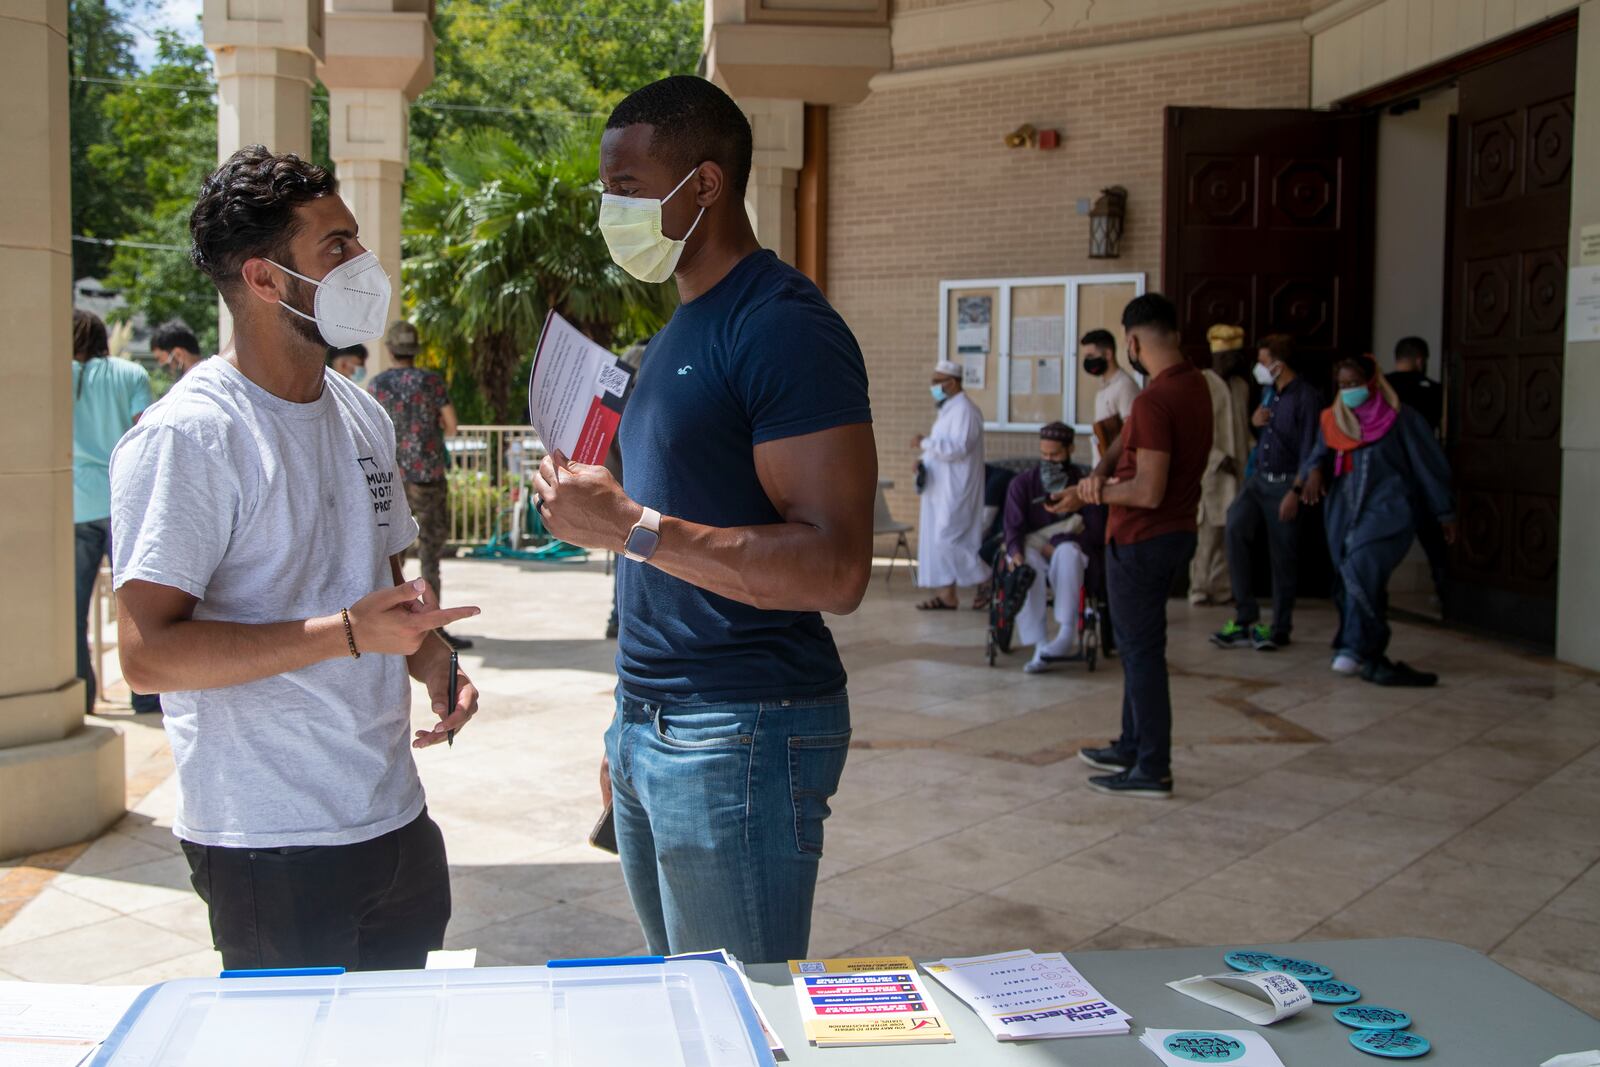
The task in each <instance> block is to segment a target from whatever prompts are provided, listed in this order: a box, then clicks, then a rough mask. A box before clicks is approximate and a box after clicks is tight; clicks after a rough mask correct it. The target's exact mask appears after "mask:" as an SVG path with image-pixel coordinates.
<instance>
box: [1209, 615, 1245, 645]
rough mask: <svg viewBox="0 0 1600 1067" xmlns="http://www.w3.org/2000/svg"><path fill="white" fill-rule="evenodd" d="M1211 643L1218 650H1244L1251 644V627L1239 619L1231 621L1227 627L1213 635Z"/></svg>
mask: <svg viewBox="0 0 1600 1067" xmlns="http://www.w3.org/2000/svg"><path fill="white" fill-rule="evenodd" d="M1211 643H1212V644H1213V645H1216V646H1217V647H1218V648H1243V647H1244V646H1246V645H1248V644H1250V627H1248V626H1245V625H1243V624H1242V623H1240V622H1239V620H1238V619H1229V620H1228V624H1227V625H1226V626H1224V627H1223V628H1222V629H1220V630H1218V631H1217V632H1216V633H1214V634H1212V635H1211Z"/></svg>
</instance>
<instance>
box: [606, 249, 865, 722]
mask: <svg viewBox="0 0 1600 1067" xmlns="http://www.w3.org/2000/svg"><path fill="white" fill-rule="evenodd" d="M871 421H872V409H871V406H870V404H869V403H868V400H867V370H866V364H865V362H864V361H863V360H862V358H861V349H860V347H859V346H858V345H857V344H856V339H855V337H854V336H853V335H852V334H851V333H850V328H849V327H848V326H846V325H845V324H844V320H843V319H841V318H840V317H839V315H838V313H837V312H835V311H834V310H833V308H832V307H831V306H829V304H828V301H827V300H826V299H825V298H824V297H823V295H822V293H821V292H819V291H818V290H817V287H816V286H815V285H813V284H811V282H810V280H809V279H807V278H806V276H805V275H803V274H801V273H800V272H799V271H797V270H795V269H794V268H793V267H790V266H788V265H786V264H785V263H783V262H782V261H781V260H779V259H778V257H777V256H775V255H773V253H771V252H769V251H765V250H763V251H760V252H755V253H752V254H751V255H749V256H746V257H745V258H744V259H743V260H741V261H740V262H739V264H738V265H737V266H736V267H734V268H733V270H732V271H730V272H729V273H728V276H727V277H725V278H723V279H722V281H720V282H718V283H717V284H716V286H714V287H713V288H712V289H711V291H710V292H707V293H704V294H702V295H701V296H700V297H698V298H697V299H695V300H692V301H690V302H689V303H687V304H683V305H681V306H680V307H679V308H678V310H677V311H676V312H675V313H674V314H673V316H672V319H671V321H669V322H668V323H667V325H666V326H665V327H664V328H663V329H662V330H661V332H660V333H658V334H656V336H655V337H654V338H653V339H651V341H650V345H649V348H648V349H647V350H646V352H645V358H644V360H643V365H642V367H641V369H640V371H639V375H638V378H637V380H636V381H635V383H634V389H633V394H632V396H630V398H629V400H628V407H627V410H626V411H625V412H624V413H623V416H622V426H621V428H620V429H619V431H618V434H619V438H620V440H621V442H622V472H623V487H624V488H625V489H626V490H627V492H628V496H630V497H631V498H633V500H635V501H636V502H638V503H640V504H643V505H645V506H646V507H652V508H655V509H656V510H657V511H659V512H661V514H662V515H669V516H672V517H674V518H678V519H684V520H687V521H689V522H696V523H704V524H706V525H708V526H721V527H732V526H762V525H766V524H769V523H778V522H782V521H783V516H782V515H780V514H779V513H778V510H777V509H776V508H775V507H773V505H772V501H771V500H769V499H768V498H767V494H766V492H765V491H764V490H763V489H762V488H761V481H760V479H759V478H757V477H756V464H755V446H757V445H759V444H762V443H763V442H766V441H775V440H778V439H781V438H784V437H797V436H800V435H801V434H808V433H816V432H818V431H820V430H827V429H832V428H833V427H836V426H846V425H850V424H853V423H862V422H871ZM815 476H816V477H818V478H824V479H825V478H827V477H828V476H829V475H828V471H826V470H824V469H822V468H821V467H819V468H817V470H816V471H815ZM617 608H618V613H619V615H620V618H621V631H620V634H619V638H618V642H617V674H618V675H619V676H620V677H621V680H622V687H623V690H624V691H625V692H626V693H628V694H629V695H631V696H634V697H638V698H640V699H643V700H657V701H664V702H671V703H700V702H721V701H745V700H770V699H787V698H803V697H815V696H826V695H829V694H831V693H835V692H838V691H840V690H842V689H843V688H844V682H845V675H844V665H843V664H842V663H840V661H839V651H838V649H837V648H836V647H835V646H834V643H833V635H832V634H831V633H829V632H828V628H827V627H826V626H825V625H823V622H822V616H821V615H820V614H819V613H817V612H814V611H765V610H762V609H760V608H753V607H750V606H749V605H747V604H741V603H739V602H738V601H734V600H729V599H728V598H726V597H722V596H718V595H717V594H715V593H711V592H708V591H706V590H704V589H701V588H699V587H698V586H695V585H691V584H690V583H688V582H685V581H683V580H681V579H679V578H674V577H673V576H672V575H670V574H667V573H665V572H664V571H661V570H658V569H657V568H655V567H652V566H650V565H649V564H648V563H634V562H632V561H630V560H623V561H621V563H620V564H619V570H618V573H617Z"/></svg>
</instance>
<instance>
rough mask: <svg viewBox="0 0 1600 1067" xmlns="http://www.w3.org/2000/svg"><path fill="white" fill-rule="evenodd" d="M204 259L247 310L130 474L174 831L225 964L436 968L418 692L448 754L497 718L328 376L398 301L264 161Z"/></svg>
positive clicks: (129, 535) (344, 226)
mask: <svg viewBox="0 0 1600 1067" xmlns="http://www.w3.org/2000/svg"><path fill="white" fill-rule="evenodd" d="M189 228H190V233H191V236H192V238H193V242H194V245H193V251H192V255H193V258H194V261H195V264H196V266H198V267H199V268H200V269H201V270H202V271H203V272H205V273H206V274H207V275H208V276H210V278H211V280H212V281H213V282H214V283H215V284H216V286H217V289H218V291H219V292H220V293H221V294H222V298H223V300H224V301H225V302H226V303H227V305H228V310H229V311H230V312H231V313H232V315H233V324H234V346H233V351H232V352H230V353H227V354H225V355H223V356H219V357H216V358H213V359H209V360H206V361H205V362H203V363H201V364H200V365H199V366H197V367H195V368H194V369H193V370H191V371H189V373H188V374H186V375H184V377H183V379H182V380H181V381H179V382H178V384H177V385H175V386H173V388H172V390H171V391H170V392H169V393H168V394H167V395H166V396H165V397H164V398H163V399H162V400H161V401H160V402H158V403H157V404H155V405H153V406H151V407H150V408H149V409H148V410H147V411H146V412H145V415H144V418H142V419H141V420H140V422H139V425H138V426H137V427H135V429H134V430H133V431H132V432H131V433H129V434H128V435H127V436H126V437H124V438H123V439H122V442H121V443H120V444H119V445H118V446H117V449H116V451H115V453H113V455H112V459H111V522H112V530H113V537H112V544H113V546H114V553H113V555H114V558H113V572H114V575H115V586H116V590H117V603H118V608H119V612H120V615H119V619H120V622H119V629H120V634H119V638H120V639H119V642H118V650H119V653H120V655H121V658H122V667H123V673H124V675H125V676H126V677H127V679H128V682H129V684H131V685H132V686H134V687H135V688H136V689H139V690H141V691H142V692H149V693H161V694H163V703H164V706H165V710H166V717H165V726H166V731H167V737H168V740H169V741H170V743H171V745H172V753H173V758H174V761H175V762H176V764H177V773H178V791H179V804H178V814H177V818H176V820H175V822H174V825H173V832H174V833H175V834H177V836H178V837H179V838H180V839H181V840H182V842H183V851H184V854H185V856H186V857H187V858H188V860H189V866H190V870H191V872H192V881H193V884H194V887H195V890H196V892H198V893H199V894H200V896H201V898H202V899H203V900H205V902H206V905H207V907H208V908H209V910H210V917H211V931H212V938H213V941H214V943H215V944H216V947H217V948H218V949H219V950H220V951H221V953H222V958H223V962H224V963H225V965H226V966H228V967H229V968H245V969H248V968H263V967H306V966H342V967H345V968H347V969H352V970H353V969H363V970H374V969H396V968H411V967H421V966H422V965H423V963H424V961H425V958H426V955H427V953H428V952H429V951H430V950H432V949H437V948H440V947H441V946H442V944H443V940H444V930H445V925H446V923H447V922H448V921H449V918H450V882H449V868H448V866H447V864H446V861H445V852H444V842H443V839H442V837H441V835H440V833H439V828H438V827H437V826H436V825H435V824H434V823H433V821H432V820H431V819H429V818H428V815H427V810H426V807H425V804H424V798H423V792H422V783H421V781H420V780H419V779H418V777H417V768H416V764H415V762H414V761H413V759H412V755H411V752H410V750H409V749H408V748H407V742H408V740H410V738H409V735H410V732H411V729H410V716H411V690H410V683H409V682H408V681H407V674H408V673H409V674H410V676H411V677H413V678H416V679H417V680H419V681H421V682H423V683H425V684H426V685H427V688H428V693H429V695H430V697H431V698H432V703H433V710H434V713H435V714H437V715H438V716H439V718H440V722H439V724H438V725H437V726H436V727H434V728H433V729H431V730H419V731H417V734H416V737H415V739H414V740H411V745H412V747H415V748H425V747H427V746H429V745H433V744H437V743H439V742H441V741H446V740H448V739H451V738H452V737H453V735H454V733H455V732H456V731H459V730H460V729H461V728H462V727H463V726H465V725H466V723H467V721H468V720H469V719H470V718H471V717H472V715H473V713H474V712H475V711H476V710H477V691H476V689H475V688H474V687H473V686H472V684H471V682H470V681H468V680H467V678H466V676H465V674H462V673H460V672H459V671H458V672H457V674H456V678H455V683H456V687H457V699H456V703H455V706H454V707H447V706H446V705H447V702H448V697H447V694H448V692H449V690H450V686H451V677H450V675H451V659H450V650H449V648H448V647H447V646H446V645H445V644H444V642H443V641H441V640H439V639H438V638H436V637H434V636H432V631H434V630H435V629H436V628H438V627H441V626H443V625H445V624H446V623H449V622H454V621H456V620H458V619H462V618H466V617H468V616H471V615H476V614H477V609H476V608H454V609H450V610H441V609H440V608H439V605H438V602H437V598H436V597H435V596H434V594H433V593H432V591H431V590H429V589H428V588H427V586H426V583H424V582H421V581H416V582H410V583H407V582H403V581H402V580H401V571H400V561H401V559H402V558H403V557H402V555H401V554H402V553H403V552H404V551H405V549H406V547H407V546H408V545H410V543H411V541H412V540H413V539H414V538H415V536H416V532H417V525H416V523H415V522H414V521H413V520H412V518H411V514H410V512H409V511H408V509H407V507H406V498H405V494H404V493H403V492H401V491H400V477H399V474H398V472H397V470H396V468H395V444H394V426H393V424H392V423H391V422H390V421H389V417H388V416H387V415H386V414H385V413H384V411H383V409H382V408H381V407H379V406H378V404H377V402H376V401H375V400H373V399H372V398H371V397H369V396H368V395H367V394H366V393H365V392H363V391H362V390H361V389H360V388H358V387H357V386H355V385H353V384H351V383H350V382H349V381H347V380H346V379H344V378H342V377H341V376H339V375H337V374H333V373H329V372H327V371H326V370H325V368H324V363H323V358H324V354H325V353H326V351H327V347H328V346H329V345H330V344H340V345H343V344H352V343H355V342H356V341H357V340H361V339H364V338H371V337H376V336H378V335H379V334H380V333H381V332H382V330H383V326H384V319H385V317H386V315H387V314H388V301H389V282H388V278H387V277H386V276H385V275H384V273H383V270H382V268H381V267H379V266H378V265H377V262H376V259H375V258H374V257H373V256H372V254H371V253H369V252H366V251H365V250H364V249H363V248H362V246H361V244H360V242H359V241H358V239H357V236H356V221H355V219H354V217H353V216H352V215H351V214H350V211H349V209H348V208H347V207H346V206H345V204H344V202H343V201H342V200H341V199H340V198H339V196H338V193H337V186H336V184H335V182H334V179H333V177H332V176H331V175H330V174H329V173H328V172H327V171H326V170H324V169H322V168H321V167H317V166H314V165H312V164H310V163H306V162H304V161H302V160H300V159H298V158H296V157H294V156H274V155H272V154H271V153H269V152H268V151H267V150H266V149H265V148H262V147H260V146H259V145H258V146H254V147H251V148H245V149H242V150H240V151H239V152H236V153H235V154H234V155H233V157H232V158H230V159H229V160H228V161H227V162H225V163H224V164H223V165H222V166H221V167H219V168H218V169H217V170H216V171H215V172H214V173H213V174H212V175H211V176H210V177H208V178H207V179H206V181H205V183H204V185H203V186H202V187H201V190H200V198H199V201H198V202H197V203H196V205H195V209H194V213H193V215H192V217H191V218H190V222H189Z"/></svg>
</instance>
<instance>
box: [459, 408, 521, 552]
mask: <svg viewBox="0 0 1600 1067" xmlns="http://www.w3.org/2000/svg"><path fill="white" fill-rule="evenodd" d="M445 449H446V450H447V452H448V453H449V456H450V465H449V469H448V471H447V473H446V478H447V479H448V482H449V492H450V544H452V545H455V546H458V547H470V546H475V545H486V544H488V543H489V542H490V541H492V540H494V539H495V538H496V537H497V536H502V535H505V534H508V533H509V532H510V530H511V526H512V517H511V516H512V498H513V496H514V491H515V490H516V489H517V487H518V486H524V485H527V484H529V482H530V481H531V479H532V475H533V471H534V468H536V467H537V466H538V464H539V461H540V460H541V459H543V458H544V445H543V444H541V443H540V441H539V434H538V433H537V432H536V431H535V430H534V429H533V428H532V427H530V426H459V427H457V428H456V433H455V435H454V436H453V437H450V438H448V439H447V440H446V441H445Z"/></svg>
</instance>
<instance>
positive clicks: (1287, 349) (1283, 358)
mask: <svg viewBox="0 0 1600 1067" xmlns="http://www.w3.org/2000/svg"><path fill="white" fill-rule="evenodd" d="M1263 348H1264V349H1266V350H1267V354H1268V355H1270V356H1271V357H1272V358H1273V359H1275V360H1277V361H1278V362H1279V363H1282V364H1283V365H1284V366H1285V367H1288V368H1289V369H1290V370H1292V371H1294V372H1295V373H1296V374H1299V373H1300V357H1299V355H1298V353H1297V352H1296V350H1295V347H1294V338H1293V337H1290V336H1289V335H1288V334H1286V333H1269V334H1267V335H1266V336H1265V337H1263V338H1262V339H1261V340H1259V341H1257V342H1256V350H1257V351H1260V350H1261V349H1263Z"/></svg>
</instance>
